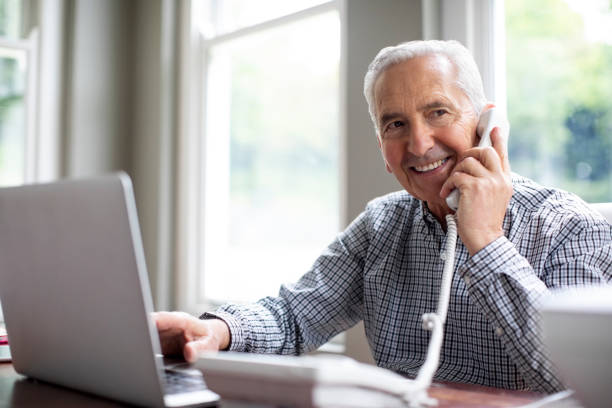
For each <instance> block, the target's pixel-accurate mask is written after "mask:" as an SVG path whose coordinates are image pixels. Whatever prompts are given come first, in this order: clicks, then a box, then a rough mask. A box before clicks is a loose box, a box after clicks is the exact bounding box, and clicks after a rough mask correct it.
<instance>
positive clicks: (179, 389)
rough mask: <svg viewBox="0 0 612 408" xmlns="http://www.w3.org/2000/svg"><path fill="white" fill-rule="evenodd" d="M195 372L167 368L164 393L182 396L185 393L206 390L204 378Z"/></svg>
mask: <svg viewBox="0 0 612 408" xmlns="http://www.w3.org/2000/svg"><path fill="white" fill-rule="evenodd" d="M193 371H194V370H189V371H183V370H173V369H168V368H166V369H165V370H164V383H165V384H164V392H165V393H166V394H181V393H185V392H193V391H201V390H205V389H206V383H205V382H204V377H202V374H201V373H200V372H193Z"/></svg>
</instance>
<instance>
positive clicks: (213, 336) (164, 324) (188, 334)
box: [152, 312, 230, 363]
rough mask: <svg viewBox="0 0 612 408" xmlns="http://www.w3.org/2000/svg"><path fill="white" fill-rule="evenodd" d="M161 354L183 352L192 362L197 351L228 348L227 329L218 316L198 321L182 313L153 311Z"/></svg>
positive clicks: (195, 358)
mask: <svg viewBox="0 0 612 408" xmlns="http://www.w3.org/2000/svg"><path fill="white" fill-rule="evenodd" d="M152 316H153V319H154V320H155V324H156V326H157V331H158V333H159V340H160V342H161V347H162V353H163V354H164V355H183V357H184V358H185V360H187V361H188V362H190V363H193V362H194V361H196V360H197V358H198V355H199V353H200V352H202V351H205V350H215V351H216V350H223V349H225V348H227V347H228V345H229V341H230V332H229V328H228V327H227V324H226V323H225V322H224V321H223V320H220V319H210V320H200V319H198V318H196V317H194V316H192V315H190V314H188V313H184V312H156V313H152Z"/></svg>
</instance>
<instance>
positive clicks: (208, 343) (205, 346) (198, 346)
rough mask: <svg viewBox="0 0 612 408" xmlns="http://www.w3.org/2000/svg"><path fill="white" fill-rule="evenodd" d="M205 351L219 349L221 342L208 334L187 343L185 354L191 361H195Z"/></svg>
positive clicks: (186, 358) (188, 360)
mask: <svg viewBox="0 0 612 408" xmlns="http://www.w3.org/2000/svg"><path fill="white" fill-rule="evenodd" d="M205 351H219V344H218V342H217V341H215V340H214V338H213V337H210V336H206V337H202V338H201V339H198V340H194V341H190V342H188V343H186V344H185V347H184V349H183V356H184V357H185V360H187V362H189V363H193V362H195V361H196V360H197V359H198V356H199V355H200V354H201V353H203V352H205Z"/></svg>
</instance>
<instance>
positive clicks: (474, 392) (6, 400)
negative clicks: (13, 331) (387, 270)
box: [0, 363, 541, 408]
mask: <svg viewBox="0 0 612 408" xmlns="http://www.w3.org/2000/svg"><path fill="white" fill-rule="evenodd" d="M430 395H431V396H432V397H434V398H437V399H438V401H439V405H438V407H439V408H444V407H455V408H457V407H462V408H476V407H520V406H522V405H525V404H528V403H530V402H533V401H535V400H537V399H538V398H540V397H541V395H539V394H535V393H529V392H524V391H509V390H502V389H497V388H489V387H482V386H476V385H468V384H435V385H434V386H432V387H431V388H430ZM0 406H2V407H19V408H21V407H37V406H45V407H68V408H69V407H84V406H86V407H92V408H110V407H115V408H116V407H123V406H125V405H122V404H119V403H117V402H114V401H110V400H106V399H103V398H97V397H94V396H91V395H88V394H83V393H80V392H77V391H73V390H70V389H67V388H62V387H58V386H55V385H51V384H46V383H43V382H40V381H36V380H31V379H28V378H26V377H24V376H22V375H20V374H17V373H16V372H15V370H14V369H13V365H12V364H11V363H0Z"/></svg>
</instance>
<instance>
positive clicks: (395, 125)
mask: <svg viewBox="0 0 612 408" xmlns="http://www.w3.org/2000/svg"><path fill="white" fill-rule="evenodd" d="M402 126H404V122H402V121H401V120H396V121H395V122H393V123H391V127H392V128H398V127H402Z"/></svg>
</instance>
